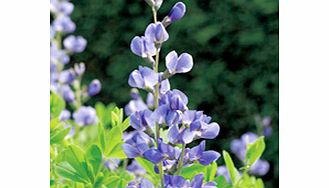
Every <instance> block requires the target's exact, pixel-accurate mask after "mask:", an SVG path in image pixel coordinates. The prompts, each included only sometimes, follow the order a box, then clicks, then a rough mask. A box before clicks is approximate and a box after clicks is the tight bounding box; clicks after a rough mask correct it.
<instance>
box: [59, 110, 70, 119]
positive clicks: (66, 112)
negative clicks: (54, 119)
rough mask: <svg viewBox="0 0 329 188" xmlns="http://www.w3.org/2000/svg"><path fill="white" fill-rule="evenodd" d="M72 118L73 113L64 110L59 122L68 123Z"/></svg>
mask: <svg viewBox="0 0 329 188" xmlns="http://www.w3.org/2000/svg"><path fill="white" fill-rule="evenodd" d="M70 117H71V112H70V111H68V110H66V109H64V110H63V111H62V112H61V113H60V114H59V121H66V120H68V119H70Z"/></svg>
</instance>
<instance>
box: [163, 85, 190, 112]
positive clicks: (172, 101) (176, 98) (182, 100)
mask: <svg viewBox="0 0 329 188" xmlns="http://www.w3.org/2000/svg"><path fill="white" fill-rule="evenodd" d="M187 103H188V98H187V96H186V95H185V94H184V93H183V92H181V91H179V90H178V89H174V90H172V91H168V92H167V93H166V94H165V95H162V96H161V98H160V101H159V104H160V105H168V106H169V108H170V109H171V110H180V111H185V110H187Z"/></svg>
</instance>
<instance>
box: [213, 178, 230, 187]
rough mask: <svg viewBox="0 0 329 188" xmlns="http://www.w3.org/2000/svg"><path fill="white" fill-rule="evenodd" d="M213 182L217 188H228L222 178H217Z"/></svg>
mask: <svg viewBox="0 0 329 188" xmlns="http://www.w3.org/2000/svg"><path fill="white" fill-rule="evenodd" d="M214 181H215V182H216V183H217V187H218V188H228V187H230V185H229V184H228V183H227V182H226V179H225V177H224V176H217V177H216V178H215V179H214Z"/></svg>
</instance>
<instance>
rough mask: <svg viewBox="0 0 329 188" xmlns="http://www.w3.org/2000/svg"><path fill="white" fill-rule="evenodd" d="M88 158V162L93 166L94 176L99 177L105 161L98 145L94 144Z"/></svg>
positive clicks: (87, 155) (90, 148) (87, 154)
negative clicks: (98, 174)
mask: <svg viewBox="0 0 329 188" xmlns="http://www.w3.org/2000/svg"><path fill="white" fill-rule="evenodd" d="M86 158H87V161H88V162H89V163H90V164H91V166H92V169H93V172H94V174H95V175H97V173H98V171H99V170H100V168H101V165H102V161H103V159H102V151H101V150H100V149H99V147H98V146H97V145H95V144H94V145H92V146H90V147H89V149H88V150H87V153H86Z"/></svg>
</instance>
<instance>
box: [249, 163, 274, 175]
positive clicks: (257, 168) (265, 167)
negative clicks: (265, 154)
mask: <svg viewBox="0 0 329 188" xmlns="http://www.w3.org/2000/svg"><path fill="white" fill-rule="evenodd" d="M269 169H270V164H269V163H268V162H267V161H265V160H262V159H258V160H257V161H256V162H255V163H254V164H253V165H252V166H251V167H250V169H249V172H250V173H251V174H254V175H257V176H264V175H265V174H266V173H267V172H268V171H269Z"/></svg>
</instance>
